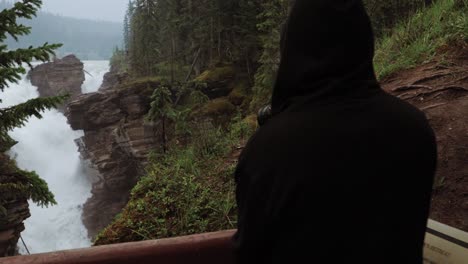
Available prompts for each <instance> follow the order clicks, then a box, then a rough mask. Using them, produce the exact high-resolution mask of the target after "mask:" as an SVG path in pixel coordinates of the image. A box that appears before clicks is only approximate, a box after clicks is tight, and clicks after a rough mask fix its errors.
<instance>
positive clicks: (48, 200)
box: [0, 0, 66, 207]
mask: <svg viewBox="0 0 468 264" xmlns="http://www.w3.org/2000/svg"><path fill="white" fill-rule="evenodd" d="M41 5H42V1H41V0H22V1H19V2H16V3H15V4H14V5H13V6H12V7H10V8H6V9H4V10H3V11H1V12H0V25H1V27H0V90H1V91H3V90H4V89H6V88H8V85H9V83H17V82H18V81H19V80H20V79H21V77H22V75H23V74H25V73H26V69H25V65H28V66H29V67H31V62H32V61H33V60H39V61H43V62H45V61H48V60H49V59H50V56H51V55H53V54H54V53H53V51H54V50H55V49H57V48H59V47H60V46H61V45H59V44H47V43H45V44H44V45H42V46H41V47H37V48H34V47H29V48H27V49H17V50H9V49H8V47H7V45H5V44H3V43H4V41H5V40H6V38H7V35H9V36H11V37H13V38H14V39H15V40H18V37H20V36H24V35H27V34H29V33H30V30H31V29H30V28H29V27H26V26H24V25H22V24H19V23H18V21H17V20H18V19H19V18H26V19H31V18H32V17H33V16H35V15H36V12H37V10H38V9H39V8H40V7H41ZM65 99H66V96H58V97H51V98H37V99H32V100H29V101H27V102H25V103H22V104H19V105H15V106H12V107H9V108H1V109H0V151H1V152H5V151H7V150H9V149H10V148H11V147H12V146H14V145H15V144H16V142H15V141H14V140H13V139H12V138H10V136H9V135H8V131H10V130H12V129H14V128H16V127H21V126H23V125H24V124H25V122H26V121H27V120H28V118H29V117H31V116H35V117H37V118H41V117H42V116H41V112H43V111H44V110H47V109H50V108H54V107H56V106H57V105H58V104H60V103H62V102H63V101H64V100H65ZM18 171H19V170H18ZM20 174H21V175H22V176H23V177H24V178H25V180H23V181H21V183H17V182H16V183H12V182H6V183H5V182H2V183H1V184H0V190H1V192H0V193H2V195H1V196H0V202H2V203H3V202H4V200H5V195H10V196H11V195H12V193H14V192H18V195H20V196H21V195H24V194H25V193H26V194H27V195H26V196H28V198H32V199H33V201H34V202H36V203H38V204H40V205H49V204H54V203H55V200H54V198H53V195H52V194H51V193H50V192H49V190H48V189H47V184H46V183H45V182H44V181H43V180H41V179H40V178H39V177H38V176H37V175H36V174H35V173H26V172H22V173H20ZM0 207H1V206H0Z"/></svg>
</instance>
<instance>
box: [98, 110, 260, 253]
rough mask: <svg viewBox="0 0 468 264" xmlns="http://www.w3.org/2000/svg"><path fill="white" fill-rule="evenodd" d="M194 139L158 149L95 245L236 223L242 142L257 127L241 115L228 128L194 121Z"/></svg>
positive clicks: (217, 229)
mask: <svg viewBox="0 0 468 264" xmlns="http://www.w3.org/2000/svg"><path fill="white" fill-rule="evenodd" d="M192 129H193V131H192V135H193V136H192V141H191V142H189V143H188V144H187V145H184V146H177V145H176V144H172V146H171V148H170V150H169V152H168V153H166V155H162V154H161V153H153V154H152V155H151V157H150V162H149V165H148V167H147V172H146V175H145V176H143V177H142V178H141V179H140V181H139V182H138V184H137V185H136V186H135V188H134V189H133V190H132V193H131V200H130V202H129V203H128V204H127V206H126V207H125V208H124V210H123V211H122V213H121V214H119V215H118V216H117V217H116V219H115V221H114V222H113V223H112V224H111V225H110V226H108V227H107V228H106V229H104V230H103V231H102V232H101V233H100V234H99V235H98V236H97V238H96V240H95V244H96V245H103V244H113V243H122V242H129V241H140V240H148V239H160V238H167V237H174V236H182V235H189V234H196V233H203V232H212V231H219V230H225V229H233V228H235V227H236V201H235V194H234V193H235V192H234V188H235V184H234V177H233V172H234V169H235V166H236V159H237V158H236V151H237V147H238V146H239V145H240V144H241V142H242V141H243V140H245V139H246V138H248V137H249V136H250V135H251V133H252V132H253V131H252V129H251V126H249V124H248V123H247V122H246V121H245V120H242V119H241V118H240V115H239V116H238V117H236V118H235V120H234V123H233V124H232V125H231V126H230V127H229V128H228V129H226V130H224V129H222V128H218V127H215V126H213V125H212V124H211V122H208V121H206V122H201V124H200V123H197V124H194V125H193V126H192Z"/></svg>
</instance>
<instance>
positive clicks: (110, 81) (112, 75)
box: [100, 69, 128, 91]
mask: <svg viewBox="0 0 468 264" xmlns="http://www.w3.org/2000/svg"><path fill="white" fill-rule="evenodd" d="M126 79H128V73H116V72H115V71H113V70H112V69H111V70H110V71H109V72H108V73H106V74H105V75H104V80H103V82H102V85H101V88H100V90H101V91H105V90H110V89H112V88H113V87H116V86H117V85H120V84H122V83H124V82H125V80H126Z"/></svg>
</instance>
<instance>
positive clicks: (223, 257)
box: [0, 230, 235, 264]
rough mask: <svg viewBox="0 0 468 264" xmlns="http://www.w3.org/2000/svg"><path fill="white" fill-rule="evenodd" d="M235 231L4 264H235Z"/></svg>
mask: <svg viewBox="0 0 468 264" xmlns="http://www.w3.org/2000/svg"><path fill="white" fill-rule="evenodd" d="M234 232H235V231H233V230H230V231H222V232H217V233H208V234H201V235H194V236H187V237H178V238H170V239H162V240H154V241H144V242H134V243H125V244H117V245H109V246H99V247H92V248H86V249H77V250H69V251H60V252H53V253H45V254H37V255H30V256H19V257H11V258H3V259H0V263H1V264H147V263H156V264H186V263H190V264H218V263H222V264H233V263H234V258H233V253H232V247H231V239H232V236H233V235H234Z"/></svg>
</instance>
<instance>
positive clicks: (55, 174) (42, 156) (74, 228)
mask: <svg viewBox="0 0 468 264" xmlns="http://www.w3.org/2000/svg"><path fill="white" fill-rule="evenodd" d="M84 63H85V69H86V71H88V72H89V73H90V74H91V75H92V77H91V76H90V75H88V74H86V82H85V83H84V84H83V87H82V90H83V92H85V93H88V92H93V91H97V89H98V88H99V86H100V85H101V82H102V76H103V75H104V74H105V72H106V71H107V70H108V62H107V61H89V62H84ZM36 97H38V92H37V88H36V87H34V86H32V85H31V83H30V82H29V81H27V80H26V79H25V78H23V80H22V81H21V82H20V83H19V84H12V85H11V86H10V87H9V88H7V89H6V90H5V91H4V92H3V93H2V95H1V98H2V99H3V102H2V103H1V104H0V106H1V107H7V106H10V105H14V104H18V103H21V102H25V101H26V100H28V99H31V98H36ZM10 135H11V137H12V138H13V139H15V140H17V141H19V143H18V144H17V145H16V146H14V147H13V148H12V149H11V151H10V153H9V154H10V156H11V157H13V158H14V159H15V160H16V161H17V164H18V166H19V167H20V168H22V169H25V170H29V171H36V172H37V173H38V174H39V175H40V176H41V178H43V179H44V180H46V181H47V183H48V184H49V188H50V190H51V191H52V193H54V195H55V199H56V200H57V202H58V205H56V206H52V207H49V208H41V207H38V206H36V205H35V204H33V203H32V202H31V203H30V210H31V215H32V216H31V217H30V218H29V219H27V220H26V221H25V226H26V230H25V231H24V232H23V233H22V236H23V238H24V240H25V243H26V245H27V247H28V249H29V250H30V252H31V253H42V252H50V251H56V250H64V249H73V248H82V247H88V246H90V245H91V241H90V240H89V238H88V233H87V230H86V229H85V227H84V225H83V223H82V220H81V215H82V211H83V208H82V206H83V204H84V203H85V202H86V200H87V199H88V198H89V197H90V196H91V184H90V183H89V182H88V177H87V176H86V175H85V174H84V171H85V170H84V167H83V166H84V165H83V162H82V160H81V159H80V154H79V153H78V147H77V146H76V145H75V142H74V140H75V139H77V138H79V137H81V136H82V135H83V132H82V131H73V130H72V129H71V128H70V126H69V125H68V123H67V119H66V117H65V116H64V115H63V114H62V113H60V112H58V111H57V110H50V111H47V112H45V113H44V114H43V119H41V120H38V119H37V118H31V119H30V120H29V121H28V123H27V124H26V126H24V127H22V128H18V129H15V130H14V131H12V132H11V133H10ZM19 246H20V252H21V253H23V254H25V253H26V251H25V249H24V248H23V245H22V244H21V243H19Z"/></svg>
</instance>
